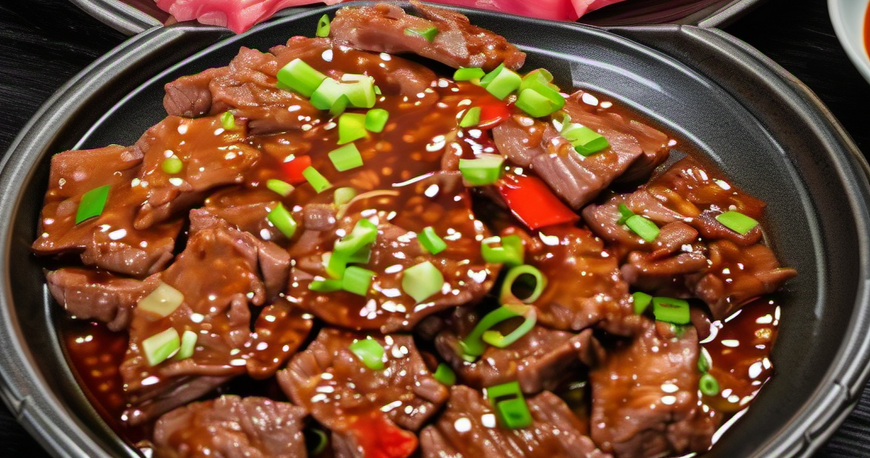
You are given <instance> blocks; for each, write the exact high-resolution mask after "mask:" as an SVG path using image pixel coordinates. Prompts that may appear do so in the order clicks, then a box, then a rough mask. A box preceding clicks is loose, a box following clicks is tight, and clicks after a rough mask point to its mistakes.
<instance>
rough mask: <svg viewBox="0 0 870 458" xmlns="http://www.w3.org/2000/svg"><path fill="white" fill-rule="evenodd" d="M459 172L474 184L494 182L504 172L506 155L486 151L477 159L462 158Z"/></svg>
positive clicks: (482, 184)
mask: <svg viewBox="0 0 870 458" xmlns="http://www.w3.org/2000/svg"><path fill="white" fill-rule="evenodd" d="M459 172H460V173H462V178H463V179H464V180H465V181H466V183H468V184H470V185H472V186H486V185H490V184H493V183H495V182H496V181H498V180H499V178H501V176H502V174H503V173H504V156H501V155H499V154H486V153H484V154H480V155H478V156H477V158H475V159H460V160H459Z"/></svg>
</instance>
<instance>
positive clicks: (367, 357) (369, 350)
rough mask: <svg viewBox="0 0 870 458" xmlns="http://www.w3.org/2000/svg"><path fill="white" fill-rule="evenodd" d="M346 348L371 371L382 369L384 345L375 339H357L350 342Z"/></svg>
mask: <svg viewBox="0 0 870 458" xmlns="http://www.w3.org/2000/svg"><path fill="white" fill-rule="evenodd" d="M348 349H349V350H350V351H351V352H353V354H354V355H356V357H357V358H359V360H360V361H362V363H363V364H365V366H366V367H368V368H369V369H371V370H373V371H379V370H382V369H383V368H384V366H385V364H384V355H385V354H386V352H385V351H384V346H383V345H381V344H380V342H378V341H377V340H375V339H372V338H366V339H361V340H357V341H356V342H354V343H352V344H350V346H348Z"/></svg>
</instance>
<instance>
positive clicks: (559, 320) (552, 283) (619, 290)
mask: <svg viewBox="0 0 870 458" xmlns="http://www.w3.org/2000/svg"><path fill="white" fill-rule="evenodd" d="M511 234H517V235H519V236H520V237H522V238H523V244H524V245H525V250H526V263H527V264H529V265H532V266H534V267H537V268H538V269H539V270H540V271H541V272H542V273H543V274H544V275H545V276H546V277H547V286H546V288H545V289H544V292H543V294H541V297H540V298H538V300H536V301H535V305H536V306H537V308H538V310H539V313H538V322H539V323H542V324H544V325H546V326H550V327H552V328H555V329H561V330H573V331H579V330H581V329H585V328H587V327H590V326H599V327H602V328H604V329H606V330H607V331H609V332H612V333H616V334H620V335H631V334H633V333H634V332H635V329H636V328H637V326H638V325H639V324H640V317H638V316H637V315H636V314H635V313H634V311H633V307H632V305H631V299H630V295H629V293H628V283H626V282H625V281H624V280H623V279H622V277H621V276H620V273H619V264H618V260H617V259H616V257H615V256H613V254H611V253H610V251H609V250H608V249H606V248H605V247H604V244H602V243H601V240H600V239H598V238H596V237H594V236H593V235H592V234H591V233H590V232H589V231H587V230H586V229H581V228H577V227H572V226H567V225H562V226H552V227H547V228H543V229H541V230H540V231H538V232H537V233H536V234H535V235H534V236H530V235H528V234H526V233H525V232H522V231H521V230H520V229H518V228H516V227H514V228H509V229H507V230H506V231H504V232H503V234H502V235H503V236H506V235H511Z"/></svg>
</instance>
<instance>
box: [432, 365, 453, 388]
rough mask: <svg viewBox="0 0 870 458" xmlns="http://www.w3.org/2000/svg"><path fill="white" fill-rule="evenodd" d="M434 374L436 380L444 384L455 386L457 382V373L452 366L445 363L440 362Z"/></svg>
mask: <svg viewBox="0 0 870 458" xmlns="http://www.w3.org/2000/svg"><path fill="white" fill-rule="evenodd" d="M432 376H433V377H435V380H438V381H439V382H441V384H442V385H447V386H453V385H455V384H456V373H455V372H453V369H451V368H450V366H448V365H446V364H444V363H440V364H438V367H436V368H435V373H434V374H432Z"/></svg>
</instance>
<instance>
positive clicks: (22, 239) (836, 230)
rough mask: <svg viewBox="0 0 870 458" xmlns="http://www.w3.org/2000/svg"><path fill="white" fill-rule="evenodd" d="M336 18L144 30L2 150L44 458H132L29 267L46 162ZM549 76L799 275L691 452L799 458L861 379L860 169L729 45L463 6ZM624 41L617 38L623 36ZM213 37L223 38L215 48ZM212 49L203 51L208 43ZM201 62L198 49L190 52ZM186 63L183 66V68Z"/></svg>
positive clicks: (30, 415) (810, 104)
mask: <svg viewBox="0 0 870 458" xmlns="http://www.w3.org/2000/svg"><path fill="white" fill-rule="evenodd" d="M335 8H336V7H325V8H317V9H305V10H298V11H295V12H291V13H290V15H289V16H286V17H284V18H281V19H279V20H276V21H272V22H270V23H268V24H264V25H261V26H258V27H256V28H255V29H254V30H252V31H251V32H249V33H247V34H244V35H240V36H229V34H228V33H226V32H225V31H223V30H221V29H215V28H204V27H184V26H182V27H169V28H155V29H151V30H148V31H146V32H143V33H141V34H139V35H137V36H135V37H133V38H131V39H130V40H128V41H127V42H125V43H124V44H123V45H122V46H121V47H119V48H117V49H115V50H114V51H112V52H110V53H109V54H108V55H107V56H105V57H103V58H102V59H100V60H99V61H97V62H96V63H95V64H94V65H92V66H91V67H89V68H88V69H86V70H85V71H84V72H83V73H81V74H80V75H78V76H77V77H76V78H74V79H73V80H72V81H70V82H69V83H68V84H67V85H66V86H65V87H64V88H62V89H61V90H60V91H59V92H58V93H57V94H56V95H55V96H54V97H53V98H52V99H51V100H49V102H47V104H46V105H45V106H44V107H43V108H42V109H41V110H40V111H39V112H38V113H37V114H36V115H35V117H34V118H33V120H32V121H31V122H30V123H29V124H28V126H26V127H25V129H24V131H23V132H22V134H21V136H19V138H18V139H17V140H16V141H15V142H14V143H13V144H12V147H11V150H10V152H9V154H7V158H6V161H5V162H4V163H3V166H2V171H0V187H2V188H0V211H2V212H3V213H4V214H5V215H6V216H7V218H6V219H5V220H4V221H3V222H2V225H0V237H2V238H0V240H3V244H2V250H3V251H2V253H3V262H2V264H0V266H2V267H0V268H2V269H3V276H2V281H3V284H0V346H2V348H4V349H6V351H4V352H0V368H2V369H3V370H2V373H0V375H2V384H0V388H2V391H0V394H2V396H3V398H4V399H5V401H6V402H7V403H8V404H9V405H10V408H11V409H12V410H13V411H14V412H16V413H17V414H18V415H19V418H20V419H21V421H22V422H23V423H24V424H25V426H26V427H27V428H28V429H29V430H30V431H31V432H32V433H33V434H34V435H35V436H36V437H39V438H41V440H42V441H43V442H44V444H45V446H46V448H48V449H50V450H53V451H54V452H55V453H56V454H57V455H59V456H73V457H98V456H135V453H136V452H135V450H134V449H133V448H132V447H131V446H130V445H129V444H126V443H124V442H123V441H121V440H119V438H118V437H117V436H116V435H115V434H114V433H113V432H112V431H111V430H110V429H109V428H108V427H107V426H106V425H105V423H104V422H103V421H102V420H101V419H100V418H99V415H98V414H97V413H96V411H95V410H94V409H93V408H92V407H91V406H90V405H89V403H88V401H87V399H86V398H85V397H84V395H83V394H82V392H81V390H80V389H79V388H78V386H77V385H76V383H75V379H74V377H73V375H72V373H71V372H70V369H69V368H68V366H67V364H66V361H65V359H64V356H63V351H62V349H61V347H60V342H59V340H58V337H57V332H56V329H55V326H56V320H57V318H58V316H59V315H60V314H62V313H63V312H62V311H59V308H58V307H57V306H55V305H54V304H51V301H50V300H49V298H48V294H47V292H46V289H45V281H44V277H43V275H42V270H41V268H42V266H41V265H40V264H39V262H38V261H37V260H36V259H35V258H34V257H33V256H32V254H31V253H30V250H29V246H30V243H31V242H32V240H33V239H34V237H35V231H36V225H37V219H38V212H39V209H40V206H41V203H42V195H43V193H44V191H45V188H46V183H47V176H48V163H49V158H50V156H51V155H52V154H53V153H56V152H59V151H62V150H65V149H70V148H87V147H98V146H104V145H106V144H108V143H121V144H132V143H133V142H134V141H135V140H136V139H137V138H138V137H139V135H141V133H142V132H144V131H145V129H146V128H147V127H149V126H150V125H152V124H154V123H156V122H158V121H159V120H160V119H162V117H163V116H164V112H163V110H162V105H161V101H162V95H163V94H162V86H163V84H164V83H165V82H167V81H171V80H172V79H174V78H176V77H178V76H180V75H184V74H190V73H194V72H197V71H200V70H203V69H205V68H209V67H213V66H221V65H225V64H226V63H227V62H229V60H230V59H231V58H232V57H233V56H234V55H235V54H236V52H237V50H238V47H239V46H241V45H244V46H248V47H253V48H258V49H262V50H265V49H268V48H269V47H270V46H272V45H275V44H278V43H281V42H283V41H285V40H286V38H287V37H289V36H291V35H296V34H303V35H311V33H312V32H313V30H314V28H315V24H316V22H317V18H319V17H320V15H322V14H323V13H324V12H332V11H333V10H334V9H335ZM468 14H469V16H470V17H471V18H472V21H473V22H474V23H476V24H478V25H480V26H483V27H487V28H490V29H492V30H495V31H497V32H499V33H501V34H503V35H505V36H506V37H507V38H508V39H509V40H510V41H512V42H514V43H517V44H519V45H520V46H521V47H522V48H523V49H524V50H526V51H527V52H528V53H529V60H528V64H527V67H526V68H527V69H530V68H535V67H538V66H543V67H547V68H549V69H551V70H552V71H553V73H554V74H555V75H556V78H557V80H558V82H559V83H560V85H562V86H563V87H567V86H570V85H572V84H573V85H574V86H575V87H582V88H589V89H594V90H596V91H598V92H600V93H603V94H606V95H609V96H613V97H614V98H615V99H618V100H620V101H622V102H623V103H626V104H628V105H629V106H631V107H632V108H634V109H635V110H637V111H639V112H641V113H643V114H645V115H646V116H648V117H649V118H651V119H652V120H654V121H655V122H656V123H658V124H660V125H662V126H664V127H665V128H666V129H668V130H670V131H672V132H675V133H677V134H679V135H680V136H682V137H684V138H688V139H689V140H690V142H691V143H692V145H690V146H691V147H693V148H696V149H699V150H701V151H704V152H705V154H706V155H707V158H708V159H709V160H710V161H711V162H714V163H716V164H717V165H718V166H719V167H720V168H721V169H722V170H723V171H725V172H726V173H727V174H728V175H729V176H731V177H732V178H733V179H734V181H735V182H736V183H737V184H738V185H739V186H741V187H742V188H744V189H746V190H747V191H749V192H750V193H752V194H754V195H756V196H758V197H760V198H762V199H764V200H765V201H767V202H768V204H769V205H768V212H767V218H766V221H765V225H766V227H767V228H768V232H767V240H768V242H769V243H770V244H771V245H772V247H773V248H774V249H775V251H776V252H777V253H778V255H779V257H780V259H781V261H782V262H783V264H785V265H789V266H792V267H795V268H797V270H798V272H799V276H798V277H797V278H796V279H794V280H792V281H791V282H789V283H788V287H787V289H786V291H784V292H783V293H782V294H780V295H779V297H778V299H779V300H780V302H781V303H782V304H783V319H782V327H781V333H780V337H779V342H778V344H777V346H776V348H775V351H774V355H773V361H774V365H775V367H776V368H777V373H776V375H775V376H774V378H773V379H772V380H771V382H770V383H769V384H768V385H767V386H766V387H765V388H764V389H763V391H762V393H761V395H760V396H759V398H758V400H757V401H756V402H755V403H754V404H753V406H752V407H751V408H750V409H749V410H748V411H747V412H746V414H745V415H744V416H743V417H742V418H741V419H740V420H739V421H737V422H736V423H735V424H734V425H733V427H731V428H730V429H728V430H727V432H725V433H724V435H723V437H722V438H721V439H720V440H719V442H718V443H717V444H716V445H715V446H714V447H713V449H712V450H711V451H710V452H708V453H706V454H704V455H703V457H704V458H734V457H741V458H776V457H806V456H809V455H810V454H811V451H812V449H813V448H814V447H816V446H818V445H819V444H820V443H821V441H822V440H823V439H824V438H825V437H827V435H829V434H830V433H831V432H832V431H833V429H834V428H835V427H836V425H837V424H838V423H839V421H840V420H842V418H843V417H845V415H846V414H847V413H848V410H849V408H850V407H851V406H852V405H853V404H854V402H855V400H856V398H855V396H856V395H857V393H860V390H861V387H862V386H863V382H864V381H865V380H866V378H867V376H868V373H867V367H868V364H867V362H868V359H870V349H868V342H867V341H866V339H864V338H863V333H864V330H865V329H867V326H868V324H870V316H868V312H870V304H868V297H867V294H868V290H867V288H866V284H867V281H868V276H870V271H868V260H870V252H868V250H870V243H868V242H870V239H868V221H870V215H868V197H870V186H868V183H867V165H866V163H865V162H864V160H863V159H861V158H860V154H859V152H858V151H857V149H856V148H855V146H854V145H853V144H852V142H851V141H850V140H849V139H848V136H847V135H846V134H845V133H844V132H843V131H842V129H841V128H840V127H839V125H838V124H837V123H836V121H835V120H834V119H833V118H832V117H831V116H830V114H829V113H828V112H827V110H826V109H825V108H824V107H823V106H822V105H821V104H820V103H819V102H818V101H817V100H816V99H815V97H814V96H813V95H812V94H811V93H810V92H809V91H808V90H807V89H806V88H805V87H804V86H803V85H802V84H800V83H799V82H797V81H796V80H794V78H793V77H791V76H790V75H788V74H787V73H785V72H784V71H783V70H782V69H780V68H779V67H777V66H776V65H775V64H773V63H772V62H771V61H769V60H768V59H766V58H765V57H763V56H761V55H760V54H759V53H757V52H756V51H754V50H752V49H751V48H749V47H748V46H746V45H744V44H742V43H740V42H739V41H737V40H736V39H734V38H732V37H730V36H728V35H727V34H725V33H723V32H720V31H716V30H707V29H702V28H697V27H679V26H648V27H633V28H625V29H614V30H613V31H611V32H607V31H602V30H599V29H594V28H589V27H585V26H581V25H576V24H567V23H551V22H544V21H535V20H527V19H521V18H516V17H510V16H505V15H499V14H496V13H485V12H472V11H468ZM626 37H627V38H626ZM218 40H221V41H218ZM213 43H214V44H213ZM200 50H201V51H200ZM191 55H192V57H187V56H191Z"/></svg>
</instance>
